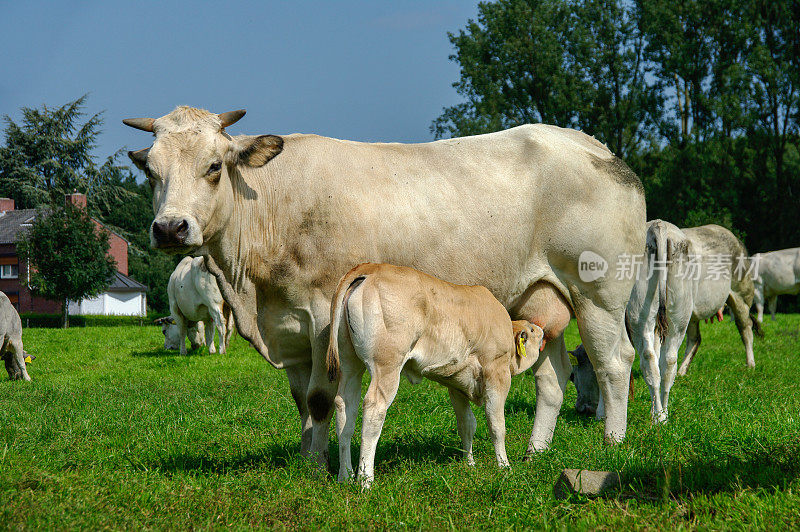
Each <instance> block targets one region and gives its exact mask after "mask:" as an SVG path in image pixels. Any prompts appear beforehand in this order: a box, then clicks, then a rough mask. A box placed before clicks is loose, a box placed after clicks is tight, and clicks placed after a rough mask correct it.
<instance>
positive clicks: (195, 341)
mask: <svg viewBox="0 0 800 532" xmlns="http://www.w3.org/2000/svg"><path fill="white" fill-rule="evenodd" d="M155 323H156V324H157V325H161V334H163V335H164V349H180V348H181V342H183V341H184V339H183V338H181V329H180V327H178V325H177V324H176V323H175V320H174V319H173V318H172V316H166V317H164V318H159V319H157V320H155ZM204 334H205V327H204V326H203V322H202V321H198V322H197V323H195V324H193V325H191V326H190V327H189V329H188V331H187V336H188V337H189V344H190V345H191V346H192V349H195V348H196V347H198V346H200V345H203V335H204Z"/></svg>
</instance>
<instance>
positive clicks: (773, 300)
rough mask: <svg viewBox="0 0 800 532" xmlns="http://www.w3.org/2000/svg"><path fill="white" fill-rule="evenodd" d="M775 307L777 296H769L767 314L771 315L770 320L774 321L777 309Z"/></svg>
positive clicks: (776, 305) (776, 306)
mask: <svg viewBox="0 0 800 532" xmlns="http://www.w3.org/2000/svg"><path fill="white" fill-rule="evenodd" d="M777 308H778V296H772V297H771V298H769V315H770V316H771V317H772V321H775V310H777ZM759 321H760V320H759Z"/></svg>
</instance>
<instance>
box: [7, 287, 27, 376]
mask: <svg viewBox="0 0 800 532" xmlns="http://www.w3.org/2000/svg"><path fill="white" fill-rule="evenodd" d="M27 356H28V353H26V352H25V349H24V348H23V347H22V320H20V319H19V314H18V313H17V309H15V308H14V305H12V304H11V301H9V299H8V296H6V295H5V294H4V293H3V292H0V358H2V359H3V362H5V364H6V371H7V372H8V378H10V379H11V380H25V381H29V380H31V378H30V376H29V375H28V370H27V368H26V367H25V358H26V357H27Z"/></svg>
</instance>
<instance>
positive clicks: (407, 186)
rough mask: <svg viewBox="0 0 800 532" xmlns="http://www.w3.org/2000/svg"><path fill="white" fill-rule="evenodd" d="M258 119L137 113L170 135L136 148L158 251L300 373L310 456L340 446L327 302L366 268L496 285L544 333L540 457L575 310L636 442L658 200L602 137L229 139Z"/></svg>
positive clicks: (144, 123) (555, 131)
mask: <svg viewBox="0 0 800 532" xmlns="http://www.w3.org/2000/svg"><path fill="white" fill-rule="evenodd" d="M244 114H245V113H244V111H243V110H242V111H232V112H228V113H223V114H220V115H217V114H213V113H210V112H208V111H204V110H201V109H194V108H191V107H178V108H177V109H175V110H174V111H172V112H171V113H170V114H168V115H166V116H163V117H161V118H159V119H156V120H154V119H151V118H137V119H128V120H125V123H126V124H127V125H129V126H132V127H135V128H137V129H141V130H144V131H148V132H152V133H154V134H155V139H154V141H153V145H152V146H151V147H150V148H146V149H143V150H139V151H136V152H130V153H129V156H130V157H131V159H132V160H133V162H134V164H136V165H137V166H138V167H139V168H140V169H142V170H143V171H144V172H145V174H146V176H147V179H148V182H149V183H150V185H151V186H152V188H153V209H154V212H155V219H154V220H153V223H152V225H151V227H150V236H151V244H152V245H153V246H154V247H155V248H158V249H161V250H163V251H165V252H168V253H193V254H196V255H203V256H204V257H205V259H206V264H207V266H208V269H209V271H211V272H212V273H213V274H214V275H215V276H216V278H217V281H218V284H219V287H220V290H221V292H222V294H223V296H224V298H225V301H226V302H228V303H229V304H230V305H231V308H232V310H233V314H234V317H235V319H236V326H237V330H238V331H239V333H240V334H241V336H242V337H244V338H245V339H247V340H248V341H250V343H251V344H252V345H253V347H254V348H255V349H256V350H257V351H258V352H259V353H260V354H261V355H262V356H263V357H264V359H266V360H267V361H268V362H270V363H271V364H272V365H273V366H274V367H276V368H281V369H285V370H286V371H287V376H288V379H289V384H290V388H291V392H292V395H293V397H294V399H295V401H296V403H297V406H298V409H299V411H300V415H301V424H302V434H303V436H302V438H301V452H302V453H303V454H309V452H310V453H311V454H314V455H315V456H317V457H318V459H319V460H324V459H325V457H326V454H327V448H328V439H329V436H328V434H329V423H330V419H331V408H332V406H333V403H334V397H335V393H336V390H337V385H336V384H335V383H330V382H328V379H327V376H326V373H325V353H326V351H327V343H328V329H327V326H328V324H329V321H330V304H331V303H330V302H331V297H332V296H333V293H334V290H335V288H336V283H337V281H338V280H339V279H340V278H341V276H342V275H344V274H345V273H346V272H347V271H349V270H350V269H351V268H352V267H353V265H354V264H359V263H362V262H385V263H391V264H400V265H403V266H410V267H413V268H415V269H417V270H420V271H424V272H426V273H429V274H431V275H435V276H437V277H439V278H440V279H444V280H446V281H449V282H452V283H457V284H464V285H483V286H486V287H487V288H488V289H489V291H490V292H492V294H493V295H494V296H495V297H496V298H497V299H498V300H499V301H500V302H501V303H502V304H503V306H504V307H506V308H507V309H508V311H509V314H510V315H511V317H512V318H514V319H525V320H527V321H530V322H532V323H536V324H537V325H539V326H540V327H541V328H542V329H543V330H544V332H545V335H546V337H547V339H548V342H547V347H546V348H545V350H544V352H543V355H542V356H540V357H539V360H538V362H537V363H536V364H535V365H534V367H533V369H534V371H535V372H536V396H537V399H536V417H535V420H534V423H533V432H532V434H531V439H530V443H529V446H528V453H529V454H532V453H533V452H535V451H539V450H543V449H546V448H547V447H548V446H549V444H550V441H551V439H552V436H553V430H554V429H555V423H556V418H557V416H558V412H559V410H560V407H561V403H562V401H563V392H564V387H565V385H566V382H567V379H568V378H569V375H570V364H569V359H568V357H567V351H566V346H565V345H564V341H563V331H564V329H565V328H566V326H567V324H568V323H569V319H570V316H571V315H575V316H576V317H577V321H578V328H579V330H580V334H581V337H582V339H583V342H584V344H585V345H586V347H587V352H588V354H589V357H590V358H591V360H592V362H593V363H594V365H595V367H597V368H599V371H598V375H599V377H600V379H601V382H600V389H601V392H602V393H603V395H604V400H605V406H606V414H607V417H606V423H605V437H606V438H607V439H608V440H610V441H619V440H621V439H622V438H623V437H624V435H625V428H626V425H627V394H626V388H627V383H628V376H629V374H630V367H631V364H632V361H633V357H634V353H633V347H632V346H631V345H630V342H629V341H628V339H627V336H626V335H625V327H624V314H625V304H626V303H627V301H628V297H629V296H630V292H631V287H632V285H633V280H631V279H625V278H621V279H619V278H617V276H616V275H614V274H613V272H614V271H615V269H617V268H619V266H620V263H621V262H623V260H624V259H622V258H621V257H624V256H629V255H630V254H633V253H638V252H639V250H641V249H643V248H644V234H645V231H644V224H645V201H644V192H643V188H642V184H641V181H640V180H639V178H638V177H637V176H636V174H634V173H633V172H632V171H631V170H630V169H629V168H628V167H627V166H626V165H625V164H624V163H623V162H622V161H621V160H620V159H618V158H617V157H615V156H614V155H613V154H612V153H611V152H610V151H609V150H608V149H607V148H606V147H605V146H604V145H603V144H601V143H600V142H598V141H596V140H594V139H593V138H592V137H589V136H588V135H585V134H583V133H580V132H578V131H574V130H569V129H562V128H558V127H554V126H548V125H543V124H535V125H524V126H519V127H516V128H513V129H509V130H507V131H500V132H497V133H490V134H486V135H477V136H474V137H464V138H454V139H447V140H439V141H435V142H430V143H424V144H396V143H388V144H367V143H361V142H351V141H344V140H337V139H332V138H326V137H320V136H317V135H302V134H294V135H288V136H285V137H280V136H276V135H260V136H246V135H242V136H235V137H232V136H230V135H229V134H228V133H227V132H226V131H225V128H226V127H228V126H230V125H231V124H233V123H234V122H236V121H237V120H239V119H240V118H241V117H242V116H243V115H244ZM583 259H585V260H583ZM584 266H585V267H586V268H588V269H590V270H591V271H588V270H586V271H585V270H584ZM312 361H313V365H312ZM312 433H313V434H314V437H313V438H312Z"/></svg>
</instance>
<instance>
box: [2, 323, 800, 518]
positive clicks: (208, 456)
mask: <svg viewBox="0 0 800 532" xmlns="http://www.w3.org/2000/svg"><path fill="white" fill-rule="evenodd" d="M765 329H766V338H765V339H763V340H757V342H756V364H757V367H756V369H755V370H754V371H749V370H747V369H746V368H745V364H744V351H743V348H742V346H741V343H740V341H739V338H738V334H737V333H736V330H735V327H734V326H733V324H732V323H731V322H730V321H729V320H728V319H727V317H726V321H725V323H723V324H721V325H720V324H717V325H713V326H711V325H708V326H703V327H702V332H703V346H702V347H701V351H700V353H699V354H698V356H697V358H696V359H695V362H694V364H693V366H692V368H691V369H690V372H689V375H687V376H686V377H683V378H681V377H679V378H678V380H677V381H676V384H675V387H674V388H673V394H672V401H671V419H670V422H669V423H668V424H667V425H666V426H663V427H660V426H659V427H656V426H653V425H652V424H651V423H650V421H649V394H648V392H647V388H646V386H645V384H644V382H643V381H642V379H641V375H640V373H639V371H638V361H637V363H636V364H635V366H634V374H635V376H636V378H637V379H636V385H637V387H636V397H635V400H634V402H633V403H632V404H631V406H630V408H629V429H628V437H627V439H626V441H625V442H624V443H623V444H621V445H619V446H616V447H609V446H604V445H603V444H602V425H601V423H599V422H597V421H595V420H594V419H586V418H582V417H579V416H577V415H576V414H575V412H574V409H573V404H574V400H575V390H574V388H573V387H572V385H571V384H570V385H568V391H567V397H566V400H565V402H564V406H563V408H562V411H561V418H560V419H559V422H558V425H557V428H556V433H555V437H554V440H553V445H552V450H551V451H549V452H547V453H544V454H542V455H541V456H539V457H537V458H536V459H535V460H534V461H533V462H531V463H522V462H521V461H520V460H519V458H520V457H521V455H522V453H523V451H524V449H525V446H526V444H527V439H528V436H529V435H530V431H531V427H532V422H533V413H534V405H535V393H534V380H533V377H532V376H530V375H522V376H520V377H517V378H516V379H515V381H514V383H513V386H512V390H511V394H510V396H509V400H508V403H507V405H506V414H507V425H508V439H507V446H508V453H509V458H510V459H511V460H512V468H511V470H509V471H499V470H498V469H497V468H496V466H495V464H494V459H493V452H492V448H491V443H490V442H489V440H488V434H487V429H486V422H485V417H484V416H483V413H482V411H481V409H476V414H477V416H478V432H477V435H476V442H475V458H476V460H477V462H478V464H477V466H476V467H474V468H470V467H467V466H465V465H464V464H463V463H461V462H460V460H459V452H458V444H459V442H458V436H457V433H456V428H455V418H454V415H453V413H452V411H451V408H450V406H449V401H448V399H447V392H446V390H445V389H444V388H441V387H439V386H437V385H434V384H433V383H430V382H425V383H423V384H421V385H419V386H411V385H410V384H408V383H407V382H405V381H404V382H403V384H402V385H401V388H400V393H399V395H398V398H397V400H396V402H395V403H394V405H393V406H392V408H391V409H390V411H389V415H388V416H387V421H386V425H385V428H384V433H383V436H382V438H381V442H380V445H379V449H378V454H377V459H376V483H375V485H374V487H373V489H372V490H371V491H369V492H366V493H362V492H361V490H360V489H359V488H358V487H357V486H355V485H349V484H348V485H340V484H337V483H336V482H335V481H334V479H333V477H332V476H330V475H327V474H323V473H321V472H319V471H317V470H316V469H314V468H313V467H312V466H311V465H309V464H308V463H307V462H305V461H303V460H301V459H300V458H299V457H298V455H297V451H298V445H299V431H298V421H297V419H298V418H297V415H296V410H295V406H294V403H293V401H292V399H291V397H290V395H289V390H288V384H287V381H286V378H285V375H284V374H283V372H279V371H276V370H273V369H271V368H270V367H269V366H268V365H267V364H266V363H265V362H262V361H261V359H260V357H259V356H258V355H257V354H256V353H255V351H253V350H252V349H251V348H249V346H248V345H247V344H246V343H245V342H244V341H243V340H242V339H241V338H239V337H236V339H235V340H234V343H233V345H232V349H231V352H230V353H229V354H228V355H224V356H223V355H219V354H216V355H209V354H207V353H204V352H202V351H198V352H195V353H190V355H189V356H185V357H181V356H179V355H177V354H176V353H175V352H165V351H164V350H163V349H162V348H161V345H162V336H161V334H160V330H159V329H158V328H156V327H144V328H141V327H133V326H130V327H94V328H92V327H88V328H74V329H69V330H66V331H64V330H58V329H27V330H26V331H25V336H24V341H25V346H26V348H27V350H29V351H31V352H33V353H35V354H37V355H38V356H39V359H38V360H36V361H35V362H34V365H33V366H32V367H31V368H30V372H31V375H32V377H33V378H34V379H35V380H34V382H33V383H29V384H25V383H19V382H9V381H6V380H3V381H2V382H0V526H3V527H9V528H58V529H63V528H74V527H83V528H112V529H120V528H125V529H130V528H140V527H144V528H156V529H164V528H217V527H223V526H228V527H234V528H243V527H247V526H256V527H260V528H278V529H288V528H300V529H319V528H326V529H327V528H341V527H346V528H358V529H363V528H379V529H382V528H392V529H394V528H424V529H430V528H434V529H451V528H452V529H464V528H466V529H482V528H503V529H505V528H550V527H558V528H579V529H586V528H591V529H596V528H600V529H617V528H620V527H622V528H711V529H722V528H725V529H727V528H751V527H752V528H769V529H775V528H778V529H784V528H785V529H788V528H798V527H800V370H798V364H799V363H800V356H799V355H800V315H780V316H779V318H778V321H776V322H771V321H769V320H767V321H766V322H765ZM567 336H568V342H567V343H568V347H570V348H572V347H574V345H575V344H577V343H578V337H577V332H576V329H575V327H574V324H572V325H570V328H569V329H568V335H567ZM357 434H358V433H357ZM354 443H355V444H356V445H355V450H356V451H357V448H358V436H356V441H355V442H354ZM335 445H336V442H335V440H334V439H333V435H332V439H331V446H330V450H331V456H333V457H335V456H336V448H335ZM333 461H334V465H337V464H336V462H338V460H337V458H333ZM565 467H573V468H578V467H580V468H588V469H615V470H619V471H621V472H622V473H623V479H624V482H625V483H626V485H627V488H626V489H625V490H624V491H623V492H621V493H619V494H617V495H616V496H613V497H609V498H603V499H596V500H587V499H582V498H574V499H572V500H568V501H559V500H556V499H555V498H554V497H553V495H552V486H553V483H554V481H555V479H556V478H557V476H558V474H559V472H560V470H561V469H562V468H565Z"/></svg>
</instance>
